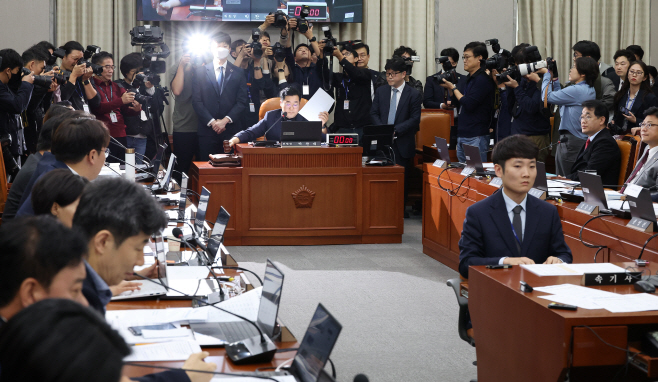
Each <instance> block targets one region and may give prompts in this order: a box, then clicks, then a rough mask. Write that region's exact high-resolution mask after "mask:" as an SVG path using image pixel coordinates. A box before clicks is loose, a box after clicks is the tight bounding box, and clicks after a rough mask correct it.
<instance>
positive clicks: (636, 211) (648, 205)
mask: <svg viewBox="0 0 658 382" xmlns="http://www.w3.org/2000/svg"><path fill="white" fill-rule="evenodd" d="M626 200H628V206H629V207H630V210H631V218H632V219H635V218H639V219H643V220H646V221H650V222H653V227H654V228H656V212H655V211H654V209H653V201H652V200H651V192H649V190H647V189H646V188H644V189H642V191H640V193H639V194H638V196H637V198H634V197H632V196H630V195H626Z"/></svg>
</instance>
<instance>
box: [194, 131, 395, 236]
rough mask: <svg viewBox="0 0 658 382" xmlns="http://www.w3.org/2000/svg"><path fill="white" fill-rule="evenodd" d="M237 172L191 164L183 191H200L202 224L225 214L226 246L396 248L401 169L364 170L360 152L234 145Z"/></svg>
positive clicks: (324, 148) (325, 148)
mask: <svg viewBox="0 0 658 382" xmlns="http://www.w3.org/2000/svg"><path fill="white" fill-rule="evenodd" d="M236 152H237V155H238V156H240V157H241V158H242V167H235V168H223V167H213V166H212V165H211V164H209V163H208V162H194V163H193V165H192V169H191V170H190V188H191V189H193V190H195V191H196V192H199V193H200V192H201V187H206V188H207V189H208V190H209V191H210V192H211V196H210V202H209V204H208V212H207V214H206V219H207V220H209V221H211V222H214V220H215V219H216V217H217V213H218V212H219V208H220V206H224V208H226V210H227V211H228V212H229V213H230V214H231V219H230V221H229V225H228V227H227V230H226V234H225V243H226V244H227V245H322V244H362V243H363V244H376V243H400V242H401V241H402V233H403V229H404V219H403V203H404V169H403V168H402V167H400V166H385V167H371V166H367V167H366V166H363V165H362V160H361V152H362V148H361V147H313V148H280V147H278V148H267V147H252V146H250V145H248V144H239V145H237V147H236Z"/></svg>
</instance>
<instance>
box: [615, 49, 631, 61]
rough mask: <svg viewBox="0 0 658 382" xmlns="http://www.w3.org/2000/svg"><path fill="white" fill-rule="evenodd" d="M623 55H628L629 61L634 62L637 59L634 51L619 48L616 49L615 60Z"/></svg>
mask: <svg viewBox="0 0 658 382" xmlns="http://www.w3.org/2000/svg"><path fill="white" fill-rule="evenodd" d="M622 56H623V57H626V59H627V60H628V62H633V61H635V60H636V58H635V54H633V52H631V51H630V50H626V49H619V50H618V51H616V52H615V55H614V57H613V60H615V61H616V60H617V59H618V58H619V57H622Z"/></svg>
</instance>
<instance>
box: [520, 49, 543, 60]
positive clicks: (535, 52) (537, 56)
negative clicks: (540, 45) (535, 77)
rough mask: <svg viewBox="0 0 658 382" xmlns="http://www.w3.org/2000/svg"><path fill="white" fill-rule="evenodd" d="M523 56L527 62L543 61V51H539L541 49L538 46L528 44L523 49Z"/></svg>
mask: <svg viewBox="0 0 658 382" xmlns="http://www.w3.org/2000/svg"><path fill="white" fill-rule="evenodd" d="M523 58H524V59H525V61H526V62H537V61H541V53H539V49H537V47H536V46H534V45H531V46H527V47H525V48H524V49H523Z"/></svg>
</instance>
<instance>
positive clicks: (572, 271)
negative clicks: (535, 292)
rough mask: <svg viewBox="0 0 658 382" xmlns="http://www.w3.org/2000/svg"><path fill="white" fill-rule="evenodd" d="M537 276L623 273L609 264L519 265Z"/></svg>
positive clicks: (622, 269)
mask: <svg viewBox="0 0 658 382" xmlns="http://www.w3.org/2000/svg"><path fill="white" fill-rule="evenodd" d="M521 268H523V269H526V270H528V271H530V272H532V273H534V274H536V275H537V276H582V275H583V274H585V273H616V272H625V270H624V268H621V267H618V266H616V265H614V264H610V263H593V264H566V263H561V264H521Z"/></svg>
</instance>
